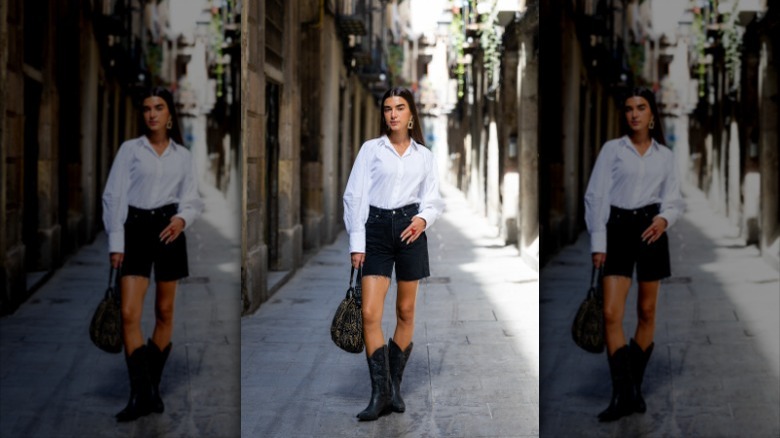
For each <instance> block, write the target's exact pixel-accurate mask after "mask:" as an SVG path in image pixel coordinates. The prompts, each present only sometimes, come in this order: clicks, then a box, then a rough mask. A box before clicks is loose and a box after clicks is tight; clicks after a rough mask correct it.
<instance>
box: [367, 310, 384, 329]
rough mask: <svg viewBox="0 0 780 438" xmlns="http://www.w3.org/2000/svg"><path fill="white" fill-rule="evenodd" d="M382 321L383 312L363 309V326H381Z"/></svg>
mask: <svg viewBox="0 0 780 438" xmlns="http://www.w3.org/2000/svg"><path fill="white" fill-rule="evenodd" d="M381 320H382V311H381V310H380V309H374V308H370V307H365V306H364V307H363V325H364V326H371V325H379V323H380V322H381Z"/></svg>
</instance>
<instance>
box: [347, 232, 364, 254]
mask: <svg viewBox="0 0 780 438" xmlns="http://www.w3.org/2000/svg"><path fill="white" fill-rule="evenodd" d="M349 252H350V254H351V253H353V252H362V253H365V252H366V232H365V231H355V232H352V233H349Z"/></svg>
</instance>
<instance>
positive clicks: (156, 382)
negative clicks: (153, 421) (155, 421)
mask: <svg viewBox="0 0 780 438" xmlns="http://www.w3.org/2000/svg"><path fill="white" fill-rule="evenodd" d="M171 347H173V343H168V346H167V347H165V350H162V351H160V347H158V346H157V344H155V343H154V341H152V340H151V339H149V340H148V341H147V342H146V348H147V352H148V354H149V380H150V381H151V396H150V397H151V410H152V412H156V413H158V414H161V413H162V412H163V411H165V405H164V404H163V401H162V398H161V397H160V378H161V377H162V371H163V368H165V361H166V360H168V355H169V354H171Z"/></svg>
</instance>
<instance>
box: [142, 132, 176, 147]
mask: <svg viewBox="0 0 780 438" xmlns="http://www.w3.org/2000/svg"><path fill="white" fill-rule="evenodd" d="M146 138H147V139H148V140H149V143H151V144H152V146H160V147H164V146H167V145H168V143H169V142H170V138H169V137H168V135H167V134H166V133H164V132H150V133H148V134H146Z"/></svg>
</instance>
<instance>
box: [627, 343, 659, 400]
mask: <svg viewBox="0 0 780 438" xmlns="http://www.w3.org/2000/svg"><path fill="white" fill-rule="evenodd" d="M654 346H655V342H651V343H650V345H648V346H647V350H645V351H642V347H640V346H639V344H637V343H636V341H635V340H633V339H631V344H630V345H629V350H630V355H629V356H630V358H631V359H630V361H631V367H630V368H631V381H632V383H633V384H634V397H635V400H636V402H635V404H634V411H635V412H639V413H640V414H641V413H644V412H645V411H647V405H646V404H645V399H644V397H642V380H644V378H645V368H647V362H648V361H649V360H650V355H651V354H653V347H654Z"/></svg>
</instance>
